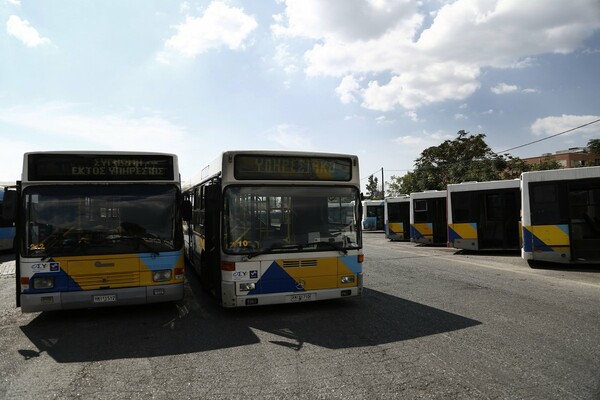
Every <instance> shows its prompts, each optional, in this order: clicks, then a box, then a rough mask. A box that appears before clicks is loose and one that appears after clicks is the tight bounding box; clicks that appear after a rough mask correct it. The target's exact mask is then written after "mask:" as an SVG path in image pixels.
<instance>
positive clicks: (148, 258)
mask: <svg viewBox="0 0 600 400" xmlns="http://www.w3.org/2000/svg"><path fill="white" fill-rule="evenodd" d="M181 254H182V251H181V250H179V251H169V252H165V253H160V254H159V255H156V254H155V253H141V254H138V256H139V257H140V260H141V261H143V262H144V264H146V265H147V266H148V269H150V270H151V271H155V270H160V269H173V268H174V267H175V265H176V264H177V261H179V258H180V257H181Z"/></svg>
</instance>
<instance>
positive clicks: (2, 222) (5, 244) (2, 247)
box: [0, 183, 16, 251]
mask: <svg viewBox="0 0 600 400" xmlns="http://www.w3.org/2000/svg"><path fill="white" fill-rule="evenodd" d="M12 185H14V183H13V184H12ZM9 186H11V184H8V183H7V184H4V183H0V251H6V250H10V249H12V248H13V241H14V238H15V231H16V229H15V224H14V222H13V221H12V220H9V219H5V218H4V217H3V216H2V215H3V212H2V209H3V204H4V190H5V189H6V188H7V187H9Z"/></svg>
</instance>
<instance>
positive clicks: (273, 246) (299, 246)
mask: <svg viewBox="0 0 600 400" xmlns="http://www.w3.org/2000/svg"><path fill="white" fill-rule="evenodd" d="M307 246H309V245H307V244H282V243H281V242H278V243H273V244H271V245H270V246H268V247H266V248H264V249H262V250H258V251H254V252H252V253H249V254H247V255H246V256H247V257H248V260H249V259H251V258H252V257H256V256H259V255H261V254H266V253H268V252H270V251H273V250H291V249H299V250H302V249H304V248H305V247H307Z"/></svg>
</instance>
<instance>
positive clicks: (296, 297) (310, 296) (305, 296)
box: [288, 293, 316, 303]
mask: <svg viewBox="0 0 600 400" xmlns="http://www.w3.org/2000/svg"><path fill="white" fill-rule="evenodd" d="M315 298H316V294H315V293H302V294H293V295H291V296H288V300H289V301H290V302H291V303H297V302H300V301H311V300H314V299H315Z"/></svg>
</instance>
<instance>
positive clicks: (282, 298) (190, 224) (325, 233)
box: [184, 151, 363, 307]
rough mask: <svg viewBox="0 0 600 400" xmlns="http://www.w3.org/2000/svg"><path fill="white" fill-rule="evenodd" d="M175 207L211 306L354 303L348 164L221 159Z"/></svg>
mask: <svg viewBox="0 0 600 400" xmlns="http://www.w3.org/2000/svg"><path fill="white" fill-rule="evenodd" d="M184 198H185V200H184V201H185V202H189V203H190V204H191V208H192V212H191V217H190V218H189V219H188V220H187V221H184V238H185V239H184V241H185V248H186V256H187V258H188V260H189V262H190V264H191V265H192V267H193V268H194V270H195V271H196V273H197V274H198V276H199V278H200V281H201V283H202V285H203V286H204V288H205V289H206V290H207V291H208V292H210V293H211V294H212V295H214V296H215V298H216V299H217V301H218V302H219V304H220V305H221V306H223V307H244V306H252V305H265V304H277V303H293V302H306V301H316V300H325V299H336V298H341V297H351V296H358V295H361V294H362V288H363V274H362V262H363V254H362V238H361V227H360V221H361V202H360V179H359V173H358V158H357V157H356V156H354V155H345V154H331V153H308V152H287V151H226V152H224V153H222V154H221V155H220V156H219V157H217V158H216V159H215V160H214V161H213V162H212V163H210V164H209V165H208V166H206V167H205V168H204V169H202V171H201V172H200V173H199V175H197V176H196V177H194V178H193V179H192V184H191V187H190V188H189V189H188V190H186V191H185V192H184ZM349 205H351V208H349V207H348V206H349Z"/></svg>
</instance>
